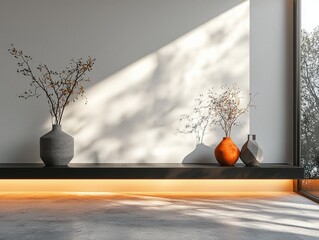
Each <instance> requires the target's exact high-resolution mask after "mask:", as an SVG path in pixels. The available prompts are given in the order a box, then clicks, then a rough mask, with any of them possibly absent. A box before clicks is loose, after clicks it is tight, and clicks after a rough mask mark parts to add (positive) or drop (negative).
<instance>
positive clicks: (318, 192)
mask: <svg viewBox="0 0 319 240" xmlns="http://www.w3.org/2000/svg"><path fill="white" fill-rule="evenodd" d="M300 187H301V190H302V191H303V192H307V193H309V194H311V195H313V196H314V197H317V198H319V179H305V180H302V181H301V183H300Z"/></svg>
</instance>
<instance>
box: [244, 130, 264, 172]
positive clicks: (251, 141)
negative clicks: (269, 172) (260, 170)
mask: <svg viewBox="0 0 319 240" xmlns="http://www.w3.org/2000/svg"><path fill="white" fill-rule="evenodd" d="M263 157H264V155H263V150H261V148H260V147H259V146H258V143H257V142H256V135H255V134H248V140H247V142H246V143H245V144H244V145H243V147H242V148H241V151H240V159H241V160H242V161H243V162H244V163H245V164H246V166H249V167H258V166H260V163H261V162H262V160H263Z"/></svg>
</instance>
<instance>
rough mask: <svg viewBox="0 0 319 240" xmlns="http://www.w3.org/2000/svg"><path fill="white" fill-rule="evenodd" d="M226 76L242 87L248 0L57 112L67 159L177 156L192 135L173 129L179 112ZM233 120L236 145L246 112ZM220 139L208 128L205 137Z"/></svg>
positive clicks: (240, 140) (245, 73) (161, 159)
mask: <svg viewBox="0 0 319 240" xmlns="http://www.w3.org/2000/svg"><path fill="white" fill-rule="evenodd" d="M233 82H236V83H237V84H238V85H239V86H240V87H241V88H242V89H243V90H244V92H245V93H248V92H249V1H244V2H243V3H241V4H239V5H237V6H235V7H234V8H232V9H230V10H228V11H226V12H224V13H221V14H220V15H218V16H217V17H215V18H213V19H212V20H210V21H209V22H207V23H205V24H203V25H201V26H199V27H198V28H196V29H194V30H192V31H191V32H189V33H186V34H185V35H184V36H182V37H180V38H178V39H176V40H175V41H173V42H171V43H169V44H168V45H166V46H164V47H163V48H161V49H159V50H158V51H156V52H154V53H152V54H149V55H147V56H145V57H144V58H142V59H140V60H139V61H137V62H135V63H132V64H131V65H129V66H127V67H126V68H124V69H122V70H121V71H119V72H117V73H115V74H114V75H112V76H110V77H107V78H106V79H104V80H102V81H100V82H98V83H95V84H92V86H90V87H89V88H88V90H87V94H86V95H87V97H88V101H89V103H88V105H87V106H83V104H82V103H78V104H74V105H70V106H69V108H68V110H67V112H66V115H65V118H64V129H65V131H66V132H68V133H70V134H72V136H73V137H74V138H75V142H76V144H75V158H74V160H73V162H92V161H94V162H181V161H182V159H183V158H184V157H185V156H186V155H187V154H188V153H190V152H191V151H192V150H193V149H194V148H195V145H194V144H195V139H194V137H193V136H190V135H189V136H185V135H181V134H176V129H177V128H178V127H179V121H178V119H179V116H180V115H181V114H184V113H187V112H190V111H192V109H193V107H194V106H193V102H194V99H195V98H196V97H197V96H198V95H199V94H200V93H203V92H205V91H207V90H208V89H209V88H210V87H211V86H212V85H214V86H215V87H216V89H218V88H219V87H220V86H221V85H222V84H225V83H233ZM240 122H241V123H242V126H243V127H242V128H237V129H236V130H235V131H234V134H233V138H234V140H235V142H236V143H238V145H240V144H242V143H243V142H244V141H245V140H246V135H247V133H248V132H249V116H248V115H246V116H244V117H242V118H241V120H240ZM221 138H222V135H221V132H219V131H217V132H215V131H214V132H213V131H211V132H210V134H208V135H207V138H206V139H207V142H206V144H207V145H209V144H217V142H219V141H220V139H221ZM212 154H213V153H212Z"/></svg>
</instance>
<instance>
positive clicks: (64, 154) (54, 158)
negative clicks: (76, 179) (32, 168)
mask: <svg viewBox="0 0 319 240" xmlns="http://www.w3.org/2000/svg"><path fill="white" fill-rule="evenodd" d="M73 156H74V138H73V137H71V136H70V135H69V134H67V133H65V132H63V131H62V126H61V125H53V126H52V130H51V131H50V132H48V133H47V134H45V135H43V136H42V137H41V138H40V157H41V159H42V161H43V162H44V164H45V165H47V166H66V165H68V164H69V162H70V161H71V160H72V158H73Z"/></svg>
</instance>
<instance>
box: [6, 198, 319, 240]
mask: <svg viewBox="0 0 319 240" xmlns="http://www.w3.org/2000/svg"><path fill="white" fill-rule="evenodd" d="M0 239H1V240H2V239H3V240H11V239H12V240H22V239H32V240H36V239H41V240H51V239H54V240H57V239H68V240H71V239H76V240H81V239H83V240H84V239H85V240H89V239H119V240H126V239H138V240H142V239H147V240H150V239H152V240H157V239H165V240H166V239H174V240H179V239H182V240H188V239H191V240H195V239H200V240H205V239H210V240H211V239H227V240H233V239H244V240H249V239H253V240H255V239H258V240H262V239H267V240H270V239H280V240H284V239H289V240H294V239H317V240H318V239H319V205H318V204H316V203H314V202H312V201H310V200H307V199H305V198H303V197H301V196H299V195H297V194H294V193H291V194H290V193H288V194H285V195H279V196H271V197H270V196H262V197H261V196H246V197H245V196H242V197H240V198H238V197H229V196H228V197H222V196H218V197H216V196H215V197H205V198H204V197H201V198H176V197H175V198H174V197H151V196H132V195H120V196H118V195H114V196H111V195H110V196H109V195H100V196H89V195H85V196H72V195H65V196H39V195H36V196H33V195H23V196H12V195H4V194H2V195H0Z"/></svg>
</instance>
